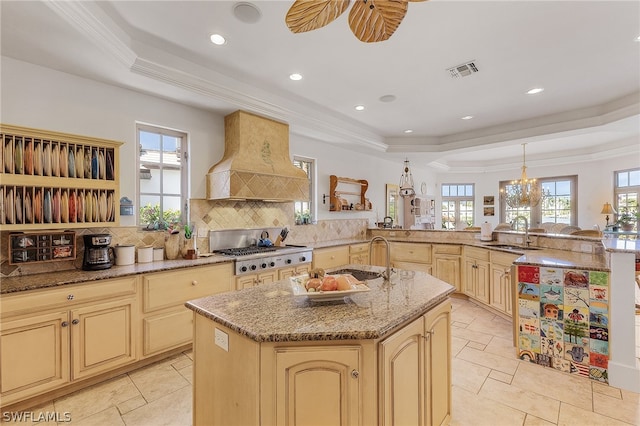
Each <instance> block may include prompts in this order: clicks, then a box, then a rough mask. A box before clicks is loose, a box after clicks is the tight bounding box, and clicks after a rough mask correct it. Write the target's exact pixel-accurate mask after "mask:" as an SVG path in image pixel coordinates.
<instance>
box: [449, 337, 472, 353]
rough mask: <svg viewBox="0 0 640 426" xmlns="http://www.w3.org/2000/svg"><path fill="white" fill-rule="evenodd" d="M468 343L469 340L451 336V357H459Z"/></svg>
mask: <svg viewBox="0 0 640 426" xmlns="http://www.w3.org/2000/svg"><path fill="white" fill-rule="evenodd" d="M467 343H469V341H468V340H467V339H463V338H460V337H455V336H451V356H452V357H455V356H456V355H458V352H460V351H461V350H462V348H464V347H465V346H467Z"/></svg>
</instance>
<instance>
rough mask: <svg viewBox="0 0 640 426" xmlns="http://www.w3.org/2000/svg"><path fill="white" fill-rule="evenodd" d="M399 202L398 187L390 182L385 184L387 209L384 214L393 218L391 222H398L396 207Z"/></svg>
mask: <svg viewBox="0 0 640 426" xmlns="http://www.w3.org/2000/svg"><path fill="white" fill-rule="evenodd" d="M399 204H400V188H399V187H398V185H394V184H392V183H388V184H387V209H386V212H385V213H386V216H388V217H390V218H391V219H393V223H394V224H397V223H398V208H399Z"/></svg>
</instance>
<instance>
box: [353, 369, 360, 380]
mask: <svg viewBox="0 0 640 426" xmlns="http://www.w3.org/2000/svg"><path fill="white" fill-rule="evenodd" d="M359 376H360V373H359V372H358V370H351V377H353V378H354V379H357V378H358V377H359Z"/></svg>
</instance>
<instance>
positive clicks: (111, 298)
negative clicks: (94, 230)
mask: <svg viewBox="0 0 640 426" xmlns="http://www.w3.org/2000/svg"><path fill="white" fill-rule="evenodd" d="M135 283H136V278H135V277H134V278H122V279H114V280H105V281H104V282H100V283H82V284H78V285H70V286H65V287H64V288H61V289H55V290H48V289H43V290H34V291H25V292H20V293H16V294H13V295H12V294H9V295H5V296H3V298H2V300H1V301H0V307H1V308H2V331H1V332H0V348H1V349H0V351H1V352H0V353H1V355H2V360H1V365H0V368H1V370H0V371H1V376H2V379H1V380H0V382H1V387H2V388H1V392H2V404H3V405H7V404H11V403H13V402H16V401H20V400H22V399H26V398H29V397H31V396H35V395H38V394H40V393H42V392H46V391H49V390H53V389H56V388H59V387H62V386H64V385H66V384H68V383H72V382H74V381H76V380H80V379H84V378H87V377H91V376H95V375H98V374H100V373H104V372H106V371H109V370H112V369H114V368H117V367H120V366H123V365H126V364H130V363H133V362H134V361H136V360H137V352H136V347H137V345H136V339H137V338H138V333H137V327H136V318H137V312H138V310H137V304H136V300H137V299H136V297H135V293H136V286H135Z"/></svg>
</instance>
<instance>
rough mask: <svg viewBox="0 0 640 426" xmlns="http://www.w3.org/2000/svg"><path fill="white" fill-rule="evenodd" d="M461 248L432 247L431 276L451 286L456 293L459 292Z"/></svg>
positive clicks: (436, 245) (441, 245)
mask: <svg viewBox="0 0 640 426" xmlns="http://www.w3.org/2000/svg"><path fill="white" fill-rule="evenodd" d="M461 255H462V246H460V245H448V244H447V245H445V244H434V245H433V276H435V277H436V278H439V279H441V280H442V281H444V282H446V283H449V284H451V285H452V286H454V287H455V288H456V292H458V293H459V292H461V291H462V289H461V284H460V282H461V274H462V271H461V270H462V268H461V262H462V260H461V259H462V256H461Z"/></svg>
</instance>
